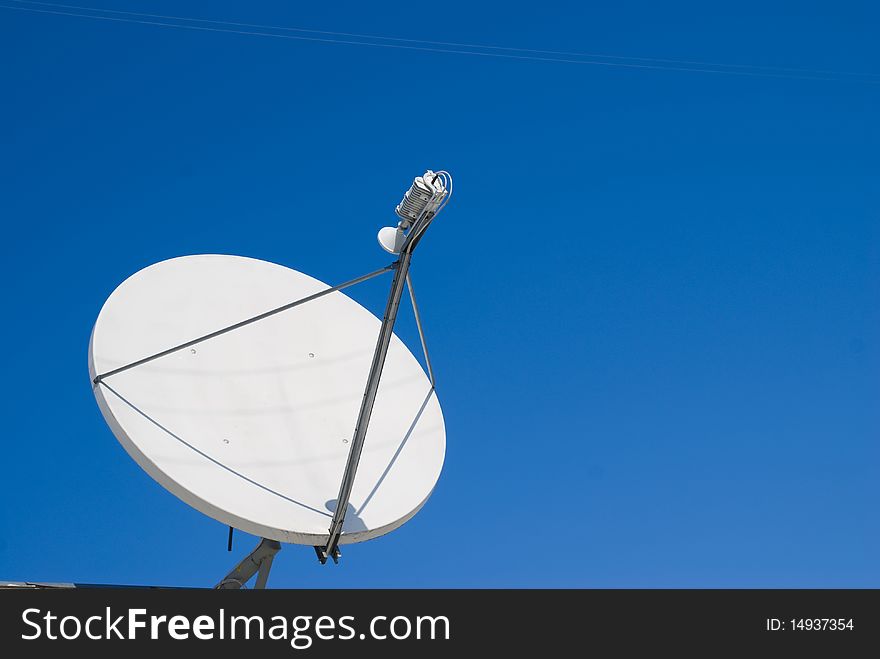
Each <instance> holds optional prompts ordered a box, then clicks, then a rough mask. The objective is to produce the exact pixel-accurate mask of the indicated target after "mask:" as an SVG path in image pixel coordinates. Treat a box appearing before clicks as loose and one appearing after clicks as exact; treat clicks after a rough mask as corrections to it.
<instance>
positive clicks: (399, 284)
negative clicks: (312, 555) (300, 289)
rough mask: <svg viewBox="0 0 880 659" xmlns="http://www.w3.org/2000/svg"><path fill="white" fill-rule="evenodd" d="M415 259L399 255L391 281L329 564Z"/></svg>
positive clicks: (322, 552) (322, 555)
mask: <svg viewBox="0 0 880 659" xmlns="http://www.w3.org/2000/svg"><path fill="white" fill-rule="evenodd" d="M411 259H412V251H410V250H407V251H405V252H404V253H403V254H401V255H400V260H399V261H397V263H396V264H395V268H394V280H393V281H392V282H391V294H390V296H389V297H388V303H387V305H386V306H385V315H384V316H383V318H382V329H380V330H379V339H378V341H377V342H376V350H375V352H374V353H373V363H372V364H371V365H370V375H369V377H368V378H367V387H366V390H365V391H364V397H363V400H362V401H361V410H360V413H359V414H358V420H357V425H356V426H355V430H354V439H352V442H351V449H350V450H349V453H348V462H347V463H346V465H345V473H344V474H343V476H342V484H341V485H340V487H339V495H338V496H337V497H336V510H335V511H334V513H333V520H332V521H331V522H330V533H329V537H328V539H327V544H326V545H324V546H323V547H319V548H316V551H317V552H318V560H320V561H321V563H326V562H327V559H328V558H331V557H332V558H333V559H334V561H338V547H337V545H338V544H339V536H340V535H341V534H342V524H343V522H344V521H345V513H346V511H347V509H348V500H349V498H350V497H351V488H352V486H354V477H355V474H356V473H357V468H358V463H359V462H360V459H361V451H362V450H363V448H364V439H366V436H367V427H368V426H369V425H370V416H371V415H372V413H373V405H374V403H375V402H376V394H377V393H378V391H379V379H380V378H381V377H382V368H383V367H384V366H385V357H386V355H387V354H388V346H389V345H390V343H391V336H392V333H393V330H394V321H395V320H396V319H397V310H398V308H399V307H400V298H401V296H402V295H403V286H404V284H405V283H406V275H407V273H408V272H409V264H410V260H411Z"/></svg>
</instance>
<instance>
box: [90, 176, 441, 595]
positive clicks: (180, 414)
mask: <svg viewBox="0 0 880 659" xmlns="http://www.w3.org/2000/svg"><path fill="white" fill-rule="evenodd" d="M451 183H452V179H451V177H450V176H449V174H448V173H447V172H443V171H441V172H437V173H434V172H432V171H431V170H428V171H427V172H426V173H425V174H424V176H421V177H416V179H415V181H414V182H413V185H412V187H411V188H410V190H409V191H408V192H407V193H406V195H405V196H404V199H403V201H401V203H400V204H399V205H398V207H397V209H396V212H397V214H398V216H399V217H400V218H401V221H400V223H399V224H398V227H397V228H396V229H393V231H394V234H395V235H394V240H393V241H392V242H391V243H390V247H391V248H393V251H394V253H396V254H398V255H399V257H398V260H397V261H395V262H394V263H393V264H391V265H389V266H387V267H385V268H382V269H380V270H377V271H376V272H373V273H370V274H368V275H364V276H362V277H359V278H357V279H354V280H352V281H349V282H346V283H344V284H340V285H339V286H335V287H328V286H327V285H326V284H324V283H322V282H320V281H318V280H317V279H314V278H312V277H310V276H308V275H306V274H303V273H301V272H297V271H295V270H291V269H289V268H285V267H283V266H280V265H276V264H273V263H268V262H266V261H259V260H256V259H250V258H244V257H239V256H226V255H216V254H213V255H198V256H184V257H180V258H175V259H170V260H168V261H162V262H161V263H157V264H155V265H152V266H149V267H148V268H145V269H143V270H141V271H140V272H137V273H135V274H134V275H132V276H131V277H129V278H128V279H127V280H125V281H124V282H123V283H122V284H121V285H120V286H119V287H118V288H117V289H116V290H115V291H114V292H113V293H112V294H111V295H110V297H109V298H108V299H107V302H106V303H105V304H104V307H103V308H102V309H101V312H100V314H99V315H98V319H97V321H96V323H95V327H94V329H93V331H92V337H91V341H90V344H89V371H90V374H91V378H92V383H93V388H94V393H95V397H96V398H97V401H98V405H99V407H100V409H101V412H102V413H103V415H104V418H105V419H106V421H107V423H108V424H109V426H110V428H111V429H112V431H113V433H114V435H115V436H116V438H117V439H118V440H119V442H120V443H121V444H122V446H123V447H124V448H125V450H126V451H127V452H128V453H129V455H131V457H132V458H134V459H135V461H137V463H138V464H139V465H140V466H141V467H142V468H143V469H144V470H145V471H146V472H147V473H149V474H150V475H151V476H152V477H153V478H154V479H155V480H156V481H158V482H159V483H160V484H161V485H162V486H164V487H165V488H166V489H167V490H169V491H170V492H171V493H173V494H174V495H176V496H177V497H179V498H180V499H182V500H183V501H185V502H186V503H188V504H190V505H191V506H193V507H194V508H196V509H198V510H200V511H202V512H203V513H205V514H207V515H209V516H211V517H213V518H214V519H217V520H219V521H221V522H223V523H224V524H227V525H229V527H230V539H231V529H232V528H233V527H234V528H239V529H242V530H244V531H248V532H250V533H253V534H255V535H258V536H261V538H262V541H261V543H260V545H259V546H258V547H257V548H256V549H255V550H254V551H253V552H251V554H250V555H249V556H248V557H246V558H245V559H244V560H243V561H241V562H240V563H239V565H238V566H236V568H235V569H233V571H232V572H230V574H229V575H228V576H227V577H226V578H225V579H224V580H223V581H222V582H221V583H220V584H219V585H218V587H229V588H238V587H242V586H243V585H244V584H245V583H246V582H247V580H248V579H250V578H251V577H252V576H253V575H254V574H255V573H257V570H259V576H258V579H257V587H258V588H262V587H265V585H266V581H267V579H268V573H269V568H270V566H271V563H272V559H273V557H274V555H275V553H277V551H278V550H279V549H280V544H279V543H281V542H288V543H297V544H307V545H312V546H314V547H315V550H316V552H317V554H318V558H319V560H320V561H321V562H322V563H325V562H326V561H327V559H328V558H333V560H334V561H337V560H338V558H339V556H340V552H339V549H338V546H339V545H341V544H351V543H356V542H362V541H364V540H369V539H371V538H375V537H377V536H380V535H383V534H385V533H388V532H389V531H392V530H394V529H396V528H398V527H399V526H401V525H402V524H403V523H404V522H406V521H407V520H408V519H410V518H411V517H412V516H413V515H415V514H416V512H418V510H419V509H420V508H421V507H422V506H423V505H424V503H425V501H426V500H427V498H428V497H429V496H430V494H431V492H432V490H433V488H434V486H435V484H436V483H437V479H438V478H439V476H440V470H441V468H442V466H443V458H444V455H445V451H446V434H445V428H444V425H443V415H442V413H441V411H440V405H439V403H438V401H437V396H436V394H435V392H434V375H433V371H432V369H431V363H430V360H429V359H428V353H427V348H426V346H425V341H424V335H423V334H422V326H421V320H420V318H419V313H418V307H417V306H416V302H415V295H414V293H413V290H412V282H411V281H410V277H409V266H410V262H411V259H412V254H413V250H414V249H415V247H416V245H417V244H418V243H419V241H420V240H421V238H422V237H423V235H424V233H425V231H426V230H427V228H428V226H429V225H430V223H431V222H432V221H433V219H434V217H435V216H436V214H437V213H438V212H439V211H440V210H441V209H442V208H443V207H444V206H445V205H446V203H448V201H449V197H450V195H451ZM386 233H387V232H386ZM389 237H390V236H389ZM383 246H385V245H383ZM386 249H388V247H386ZM389 251H391V250H389ZM392 270H393V271H394V278H393V281H392V284H391V292H390V295H389V298H388V302H387V305H386V308H385V313H384V316H383V320H382V321H380V320H379V319H378V318H376V317H375V316H373V315H372V314H371V313H370V312H369V311H367V310H366V309H364V308H363V307H362V306H360V305H359V304H357V303H356V302H354V301H353V300H351V299H350V298H348V297H347V296H345V295H344V294H343V293H341V292H340V291H341V290H342V289H343V288H346V287H348V286H351V285H354V284H356V283H359V282H361V281H365V280H367V279H370V278H372V277H375V276H377V275H379V274H382V273H383V272H388V271H392ZM405 286H406V287H407V288H409V293H410V299H411V301H412V304H413V310H414V312H415V316H416V323H417V325H418V328H419V336H420V338H421V340H422V348H423V349H424V352H425V360H426V365H427V367H428V376H426V374H425V372H424V371H423V370H422V367H421V366H420V364H419V362H418V360H417V359H416V358H415V357H414V356H413V355H412V353H410V351H409V350H408V349H407V348H406V346H405V345H404V344H403V343H402V342H401V341H400V339H399V338H397V337H396V336H395V335H394V334H393V333H392V332H393V327H394V322H395V319H396V316H397V311H398V307H399V304H400V300H401V297H402V293H403V289H404V287H405ZM365 382H366V386H365ZM368 432H369V441H367V433H368Z"/></svg>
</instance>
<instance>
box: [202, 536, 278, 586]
mask: <svg viewBox="0 0 880 659" xmlns="http://www.w3.org/2000/svg"><path fill="white" fill-rule="evenodd" d="M279 551H281V543H280V542H278V541H277V540H268V539H266V538H262V539H261V540H260V544H258V545H257V546H256V548H255V549H254V550H253V551H252V552H251V553H250V554H248V555H247V556H245V557H244V558H243V559H241V561H240V562H239V563H238V565H236V566H235V567H234V568H232V571H231V572H230V573H229V574H227V575H226V576H225V577H224V578H223V580H222V581H220V583H218V584H217V585H216V586H214V588H216V589H221V590H234V589H237V588H244V585H245V584H246V583H247V582H248V581H250V580H251V577H253V576H254V575H255V574H257V572H259V573H260V574H259V577H257V584H256V586H255V587H256V588H265V587H266V582H267V581H268V580H269V570H270V569H271V568H272V561H273V560H274V558H275V554H277V553H278V552H279Z"/></svg>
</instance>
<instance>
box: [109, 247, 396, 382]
mask: <svg viewBox="0 0 880 659" xmlns="http://www.w3.org/2000/svg"><path fill="white" fill-rule="evenodd" d="M393 268H394V264H393V263H392V264H389V265H387V266H385V267H384V268H381V269H380V270H376V271H374V272H371V273H369V274H366V275H364V276H363V277H358V278H357V279H351V280H349V281H346V282H343V283H342V284H339V285H338V286H331V287H330V288H325V289H324V290H323V291H318V292H317V293H314V294H313V295H309V296H307V297H304V298H302V299H299V300H296V301H295V302H290V303H288V304H285V305H283V306H280V307H276V308H275V309H271V310H269V311H266V312H264V313H261V314H259V315H258V316H253V317H251V318H248V319H246V320H242V321H241V322H238V323H235V324H234V325H229V326H228V327H224V328H223V329H219V330H217V331H216V332H211V333H210V334H205V335H204V336H200V337H198V338H197V339H192V340H191V341H187V342H186V343H181V344H180V345H177V346H174V347H173V348H168V349H167V350H163V351H162V352H157V353H156V354H154V355H150V356H149V357H144V358H143V359H138V360H137V361H134V362H131V363H130V364H126V365H125V366H120V367H119V368H114V369H113V370H112V371H107V372H106V373H101V374H100V375H97V376H95V379H94V380H92V383H93V384H98V383H99V382H101V380H103V379H104V378H109V377H110V376H111V375H116V374H117V373H122V372H123V371H127V370H128V369H130V368H134V367H135V366H141V365H142V364H146V363H147V362H151V361H153V360H154V359H159V358H160V357H165V356H166V355H170V354H171V353H174V352H177V351H178V350H183V349H184V348H189V347H190V346H194V345H196V344H197V343H201V342H202V341H207V340H208V339H214V338H216V337H218V336H221V335H223V334H226V333H228V332H232V331H234V330H237V329H240V328H242V327H245V326H246V325H250V324H251V323H256V322H258V321H260V320H264V319H266V318H269V317H270V316H274V315H275V314H278V313H281V312H282V311H287V310H288V309H293V308H294V307H298V306H299V305H301V304H305V303H306V302H311V301H312V300H317V299H318V298H319V297H323V296H325V295H327V294H328V293H335V292H336V291H341V290H342V289H343V288H348V287H349V286H354V285H355V284H360V283H361V282H362V281H367V280H368V279H372V278H373V277H378V276H379V275H381V274H382V273H384V272H388V271H389V270H392V269H393Z"/></svg>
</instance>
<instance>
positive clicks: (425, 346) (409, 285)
mask: <svg viewBox="0 0 880 659" xmlns="http://www.w3.org/2000/svg"><path fill="white" fill-rule="evenodd" d="M406 288H407V290H409V300H410V302H412V308H413V315H414V316H415V317H416V327H418V328H419V340H420V341H421V342H422V352H424V353H425V364H426V365H427V366H428V377H429V378H430V379H431V387H435V382H434V369H433V368H431V358H430V357H429V356H428V344H427V343H425V333H424V332H422V317H421V314H419V305H417V304H416V292H415V290H414V289H413V285H412V278H411V277H410V276H409V273H408V272H407V273H406Z"/></svg>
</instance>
